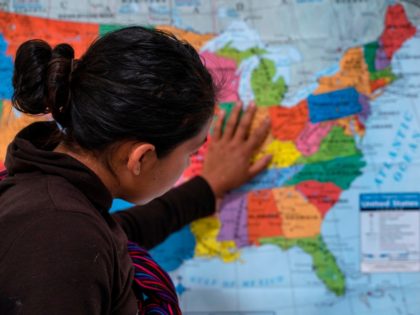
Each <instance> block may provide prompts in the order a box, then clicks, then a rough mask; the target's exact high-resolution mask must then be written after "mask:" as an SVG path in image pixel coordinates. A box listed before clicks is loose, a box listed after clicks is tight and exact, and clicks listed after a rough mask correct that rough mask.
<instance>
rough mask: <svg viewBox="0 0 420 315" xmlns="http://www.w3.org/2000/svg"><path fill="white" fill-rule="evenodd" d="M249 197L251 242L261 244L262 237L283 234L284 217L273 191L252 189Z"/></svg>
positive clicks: (249, 234)
mask: <svg viewBox="0 0 420 315" xmlns="http://www.w3.org/2000/svg"><path fill="white" fill-rule="evenodd" d="M247 198H248V200H247V202H248V240H249V242H250V243H251V244H259V242H258V240H259V239H260V238H264V237H272V236H282V235H283V230H282V218H281V214H280V212H279V210H278V208H277V205H276V200H275V199H274V196H273V193H272V191H271V190H255V191H251V192H250V193H249V194H248V196H247Z"/></svg>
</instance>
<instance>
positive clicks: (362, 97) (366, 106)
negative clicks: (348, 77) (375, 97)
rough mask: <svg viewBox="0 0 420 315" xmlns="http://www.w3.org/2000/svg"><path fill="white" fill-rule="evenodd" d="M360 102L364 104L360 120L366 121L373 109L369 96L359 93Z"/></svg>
mask: <svg viewBox="0 0 420 315" xmlns="http://www.w3.org/2000/svg"><path fill="white" fill-rule="evenodd" d="M359 103H360V105H362V111H361V112H360V113H359V117H360V120H361V121H362V122H366V121H367V119H368V118H369V116H370V114H371V113H372V110H371V108H370V103H369V98H368V97H367V96H366V95H363V94H360V95H359Z"/></svg>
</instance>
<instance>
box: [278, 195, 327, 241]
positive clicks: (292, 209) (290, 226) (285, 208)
mask: <svg viewBox="0 0 420 315" xmlns="http://www.w3.org/2000/svg"><path fill="white" fill-rule="evenodd" d="M272 191H273V195H274V199H275V201H276V204H277V208H278V209H279V211H280V213H281V218H282V230H283V234H284V237H286V238H307V237H314V236H317V235H319V234H320V232H321V224H322V215H321V213H320V211H319V210H318V209H317V208H316V207H315V206H314V205H313V204H311V203H310V202H309V201H308V200H306V198H305V197H304V196H303V195H302V194H301V193H300V192H299V191H297V190H296V189H295V187H282V188H274V189H273V190H272Z"/></svg>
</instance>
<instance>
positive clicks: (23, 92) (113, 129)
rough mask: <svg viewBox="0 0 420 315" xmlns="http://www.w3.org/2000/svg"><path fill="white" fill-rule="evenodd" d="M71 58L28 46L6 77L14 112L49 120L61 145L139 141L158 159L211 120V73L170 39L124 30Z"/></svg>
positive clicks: (41, 45) (100, 146)
mask: <svg viewBox="0 0 420 315" xmlns="http://www.w3.org/2000/svg"><path fill="white" fill-rule="evenodd" d="M73 58H74V50H73V48H72V47H71V46H70V45H68V44H59V45H58V46H56V47H55V48H54V49H52V48H51V46H50V45H49V44H48V43H46V42H45V41H42V40H29V41H27V42H25V43H23V44H22V45H21V46H20V47H19V49H18V51H17V53H16V60H15V72H14V76H13V87H14V89H15V90H14V94H13V99H12V101H13V106H14V107H15V108H16V109H18V110H19V111H21V112H24V113H28V114H35V115H36V114H47V113H51V114H52V116H53V118H54V119H55V120H56V121H57V122H58V123H59V124H60V125H61V126H62V128H63V132H62V133H61V137H62V138H61V140H62V141H64V142H65V143H66V144H67V145H70V146H71V145H75V144H76V145H77V146H79V147H80V148H83V149H87V150H90V151H92V152H103V151H104V150H106V149H107V148H109V147H110V145H112V144H115V143H116V142H119V141H120V140H139V141H145V142H149V143H152V144H154V145H155V147H156V151H157V154H158V156H159V157H163V156H165V155H166V154H167V153H169V152H170V151H171V150H172V149H173V148H175V147H176V146H177V145H178V144H180V143H182V142H183V141H185V140H187V139H189V138H191V137H193V136H194V135H196V134H197V133H198V132H199V131H200V130H201V128H202V127H203V126H204V124H205V122H206V121H208V119H209V118H210V117H211V115H212V114H213V110H214V104H215V102H216V99H215V96H216V87H215V85H214V83H213V80H212V77H211V75H210V73H209V72H208V70H207V69H206V68H205V66H204V65H203V63H202V61H201V59H200V56H199V55H198V53H197V52H196V50H195V49H194V48H193V47H192V46H191V45H190V44H188V43H187V42H185V41H181V40H179V39H177V38H176V37H175V36H174V35H172V34H170V33H167V32H162V31H159V30H151V29H146V28H143V27H139V26H135V27H127V28H123V29H120V30H117V31H114V32H111V33H108V34H106V35H105V36H103V37H101V38H99V39H97V40H96V41H95V42H93V43H92V45H91V46H90V47H89V49H88V50H87V51H86V52H85V54H84V55H83V56H82V57H81V58H80V59H79V60H75V59H73Z"/></svg>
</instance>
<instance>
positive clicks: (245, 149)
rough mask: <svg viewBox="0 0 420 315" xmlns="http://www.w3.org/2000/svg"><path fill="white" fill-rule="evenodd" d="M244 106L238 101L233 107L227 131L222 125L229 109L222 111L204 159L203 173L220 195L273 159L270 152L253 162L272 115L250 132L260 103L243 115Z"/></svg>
mask: <svg viewBox="0 0 420 315" xmlns="http://www.w3.org/2000/svg"><path fill="white" fill-rule="evenodd" d="M241 108H242V106H240V105H237V106H235V108H234V109H233V110H232V114H231V116H230V117H229V120H228V121H227V123H226V127H225V130H224V131H223V130H222V129H223V121H224V116H225V113H224V111H220V112H219V114H218V117H217V121H216V123H215V126H214V130H213V137H212V138H211V141H210V143H209V148H208V153H207V155H206V157H205V160H204V166H203V172H202V174H201V175H202V176H203V177H204V178H205V179H206V180H207V182H208V183H209V184H210V186H211V188H212V189H213V192H214V193H215V195H216V198H222V197H223V195H224V194H225V193H226V192H228V191H229V190H232V189H234V188H237V187H239V186H241V185H242V184H244V183H246V182H247V181H249V180H250V179H251V178H253V177H254V176H255V175H257V174H258V173H260V172H261V171H263V170H264V169H265V168H266V167H267V166H268V164H269V163H270V161H271V156H269V155H268V156H264V157H263V158H261V159H260V160H258V161H256V162H255V163H253V164H252V163H251V158H252V157H253V156H254V154H255V153H256V151H257V150H258V149H259V147H260V146H261V145H262V143H263V142H264V140H265V138H266V136H267V134H268V131H269V129H270V120H269V118H267V119H266V120H265V121H264V123H263V124H262V125H261V126H260V128H258V130H256V131H255V132H253V133H252V134H249V133H250V128H251V124H252V120H253V118H254V115H255V112H256V107H255V106H254V105H252V106H249V107H248V108H247V110H246V111H245V113H244V114H243V116H242V118H240V113H241Z"/></svg>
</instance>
